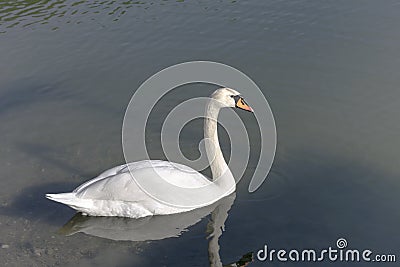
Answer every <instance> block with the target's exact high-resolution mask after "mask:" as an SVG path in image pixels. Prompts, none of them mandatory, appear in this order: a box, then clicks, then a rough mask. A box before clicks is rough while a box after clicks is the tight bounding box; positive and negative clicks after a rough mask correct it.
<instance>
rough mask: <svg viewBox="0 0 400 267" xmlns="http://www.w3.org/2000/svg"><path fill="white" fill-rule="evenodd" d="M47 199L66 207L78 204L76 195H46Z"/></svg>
mask: <svg viewBox="0 0 400 267" xmlns="http://www.w3.org/2000/svg"><path fill="white" fill-rule="evenodd" d="M46 198H48V199H50V200H53V201H56V202H60V203H63V204H66V205H70V204H74V203H75V202H76V195H75V193H60V194H46Z"/></svg>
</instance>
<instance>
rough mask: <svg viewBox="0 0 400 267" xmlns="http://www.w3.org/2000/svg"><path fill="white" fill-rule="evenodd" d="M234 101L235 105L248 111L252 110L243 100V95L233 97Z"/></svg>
mask: <svg viewBox="0 0 400 267" xmlns="http://www.w3.org/2000/svg"><path fill="white" fill-rule="evenodd" d="M235 101H236V107H237V108H240V109H243V110H246V111H249V112H253V109H252V108H251V107H250V106H249V105H248V104H247V103H246V101H244V99H243V97H240V96H236V97H235Z"/></svg>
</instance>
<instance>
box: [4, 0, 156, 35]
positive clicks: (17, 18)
mask: <svg viewBox="0 0 400 267" xmlns="http://www.w3.org/2000/svg"><path fill="white" fill-rule="evenodd" d="M152 4H153V3H146V2H142V1H132V0H119V1H116V0H108V1H104V0H103V1H102V0H97V1H96V0H94V1H93V0H92V1H86V0H78V1H76V0H75V1H71V0H59V1H50V0H45V1H44V0H36V1H26V0H17V1H4V2H1V3H0V32H1V33H5V32H6V29H8V28H13V27H15V26H17V25H18V26H21V27H27V26H31V25H33V24H48V23H49V21H50V20H51V19H54V18H64V19H66V23H70V22H71V19H73V18H74V17H76V18H77V19H78V20H77V21H76V23H78V24H79V23H80V21H79V17H80V16H82V15H90V16H93V15H108V16H112V17H113V20H114V21H116V20H118V19H119V18H120V17H121V16H122V15H124V14H125V13H126V12H127V10H128V9H130V8H132V7H134V6H145V8H146V7H147V8H148V6H149V5H152ZM53 29H54V30H55V29H58V27H54V28H53Z"/></svg>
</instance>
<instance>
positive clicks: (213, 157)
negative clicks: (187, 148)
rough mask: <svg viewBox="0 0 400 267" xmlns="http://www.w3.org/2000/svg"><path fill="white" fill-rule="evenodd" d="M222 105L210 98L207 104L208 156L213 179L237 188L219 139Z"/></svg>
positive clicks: (206, 141) (206, 139)
mask: <svg viewBox="0 0 400 267" xmlns="http://www.w3.org/2000/svg"><path fill="white" fill-rule="evenodd" d="M220 109H221V107H220V105H219V104H218V102H217V101H215V100H214V99H210V101H209V102H208V104H207V106H206V112H205V122H204V140H205V147H206V153H207V158H208V160H209V163H210V168H211V172H212V177H213V181H214V182H216V183H217V184H218V185H219V186H223V187H226V188H232V187H233V189H234V188H235V185H236V183H235V179H234V178H233V175H232V173H231V171H230V170H229V167H228V165H227V164H226V162H225V159H224V155H223V154H222V151H221V147H220V145H219V140H218V130H217V128H218V123H217V120H218V114H219V111H220Z"/></svg>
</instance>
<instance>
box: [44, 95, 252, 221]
mask: <svg viewBox="0 0 400 267" xmlns="http://www.w3.org/2000/svg"><path fill="white" fill-rule="evenodd" d="M225 107H237V108H240V109H243V110H247V111H250V112H252V111H253V110H252V108H251V107H250V106H249V105H247V103H246V102H245V101H244V99H243V98H242V96H241V95H240V93H239V92H237V91H235V90H233V89H230V88H220V89H217V90H216V91H215V92H214V93H213V94H212V95H211V97H210V100H209V101H208V104H207V106H206V114H205V123H204V140H205V141H206V142H205V145H206V154H207V158H208V159H209V162H210V168H211V172H212V176H213V181H210V180H209V179H208V178H207V177H205V176H203V175H202V174H201V173H199V172H197V171H195V170H193V169H192V168H190V167H187V166H185V165H182V164H178V163H171V162H168V161H161V160H143V161H138V162H132V163H128V164H124V165H121V166H117V167H114V168H112V169H110V170H107V171H105V172H103V173H102V174H100V175H99V176H98V177H96V178H94V179H92V180H89V181H87V182H85V183H83V184H82V185H80V186H79V187H77V188H76V189H75V190H74V191H72V192H71V193H60V194H46V197H47V198H48V199H50V200H54V201H57V202H61V203H63V204H66V205H68V206H70V207H71V208H73V209H75V210H77V211H80V212H82V213H84V214H87V215H91V216H119V217H131V218H140V217H145V216H151V215H166V214H174V213H180V212H186V211H190V210H193V209H195V208H199V206H198V207H178V206H173V205H168V204H166V203H163V202H160V201H157V200H156V199H155V198H153V197H151V196H149V195H148V194H147V193H146V192H144V191H143V190H142V189H141V188H140V187H139V186H138V185H137V183H136V182H135V181H134V179H132V176H131V175H133V176H134V177H135V178H136V179H137V178H139V179H146V180H148V179H164V180H166V181H167V182H170V183H172V184H174V185H177V186H179V187H182V188H196V187H202V186H206V185H208V187H207V190H210V194H211V192H212V194H215V195H216V196H217V198H216V199H214V200H213V201H214V202H215V201H218V200H219V199H221V198H223V197H225V196H227V195H229V194H231V193H232V192H234V191H235V188H236V183H235V179H234V178H233V175H232V173H231V171H230V170H229V168H228V165H227V164H226V162H225V160H224V157H223V154H222V151H221V148H220V145H219V141H218V132H217V119H218V114H219V111H220V109H221V108H225ZM155 172H156V173H157V175H154V173H155ZM160 176H161V177H162V178H161V177H160ZM151 181H152V180H151ZM152 182H153V181H152ZM154 183H155V184H156V183H158V181H157V180H156V181H154ZM161 190H162V189H161ZM168 193H169V192H165V194H168ZM168 197H170V198H173V199H174V200H177V201H174V202H175V203H176V202H179V203H185V198H187V195H185V194H184V193H183V191H182V194H179V192H178V193H174V194H171V195H169V196H168ZM209 204H211V203H204V204H203V206H207V205H209Z"/></svg>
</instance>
